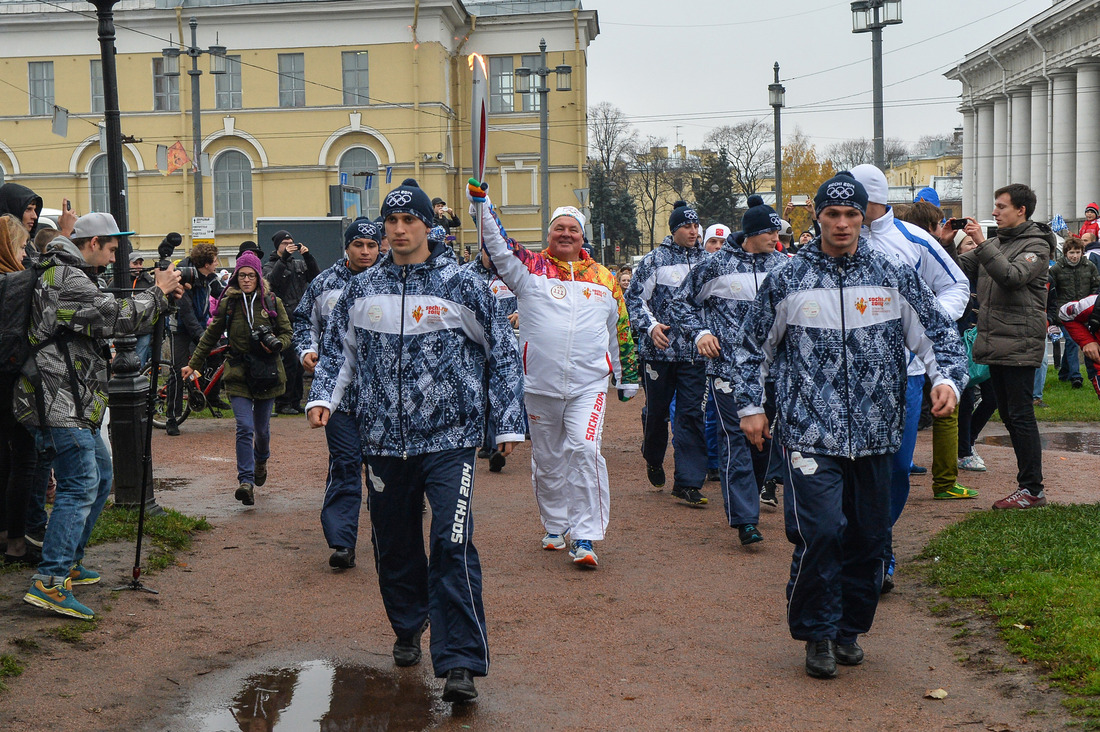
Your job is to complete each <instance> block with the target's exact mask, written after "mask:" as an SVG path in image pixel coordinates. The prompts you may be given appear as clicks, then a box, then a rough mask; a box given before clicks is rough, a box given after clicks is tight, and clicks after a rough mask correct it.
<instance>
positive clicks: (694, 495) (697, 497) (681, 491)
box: [672, 486, 707, 506]
mask: <svg viewBox="0 0 1100 732" xmlns="http://www.w3.org/2000/svg"><path fill="white" fill-rule="evenodd" d="M672 497H673V498H679V499H680V500H681V501H683V502H684V503H687V504H689V505H692V506H705V505H707V497H706V496H704V495H703V493H702V491H700V490H699V489H698V488H684V487H683V486H674V487H673V489H672Z"/></svg>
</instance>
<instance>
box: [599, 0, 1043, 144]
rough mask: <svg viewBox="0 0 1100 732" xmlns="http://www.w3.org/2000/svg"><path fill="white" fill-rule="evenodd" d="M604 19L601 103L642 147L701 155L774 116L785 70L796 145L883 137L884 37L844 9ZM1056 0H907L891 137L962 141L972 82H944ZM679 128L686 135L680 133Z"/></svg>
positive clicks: (888, 35) (808, 2)
mask: <svg viewBox="0 0 1100 732" xmlns="http://www.w3.org/2000/svg"><path fill="white" fill-rule="evenodd" d="M583 4H584V7H585V9H588V10H591V9H595V10H596V11H598V12H599V19H600V35H599V36H597V37H596V39H595V40H594V41H593V42H592V45H591V46H590V47H589V57H588V63H589V66H588V81H589V91H588V93H589V97H588V102H589V105H595V104H597V103H599V102H601V101H608V102H611V103H612V104H614V105H616V106H618V107H619V108H620V109H622V110H623V111H624V112H626V114H627V116H628V117H629V118H630V120H631V121H632V122H633V123H634V124H635V125H636V126H637V127H638V129H639V130H640V131H641V134H642V135H643V136H645V135H656V136H658V137H665V138H667V140H668V142H669V143H670V144H671V143H672V142H674V140H675V139H676V138H677V135H678V138H679V140H680V141H681V142H684V143H685V144H687V145H688V147H697V146H700V145H701V144H702V142H703V137H704V136H705V135H706V133H707V132H708V131H709V130H710V129H712V128H714V127H717V126H719V125H724V124H736V123H737V122H738V121H741V120H743V119H746V118H751V117H767V118H768V119H769V120H770V119H771V114H772V109H771V107H769V106H768V84H770V83H771V82H772V65H773V64H774V63H775V62H776V61H778V62H779V65H780V79H781V81H782V82H783V85H784V86H785V87H786V88H787V98H786V102H787V107H786V108H785V109H784V110H783V132H784V136H786V135H787V133H789V132H791V131H793V130H794V128H795V126H796V125H797V126H798V127H801V129H802V130H803V132H805V133H806V134H807V135H809V136H810V137H811V138H812V139H813V141H814V142H815V143H816V144H817V146H818V150H819V151H820V150H822V149H823V148H825V147H828V146H829V145H830V144H832V143H834V142H837V141H838V140H843V139H848V138H852V137H867V138H870V137H871V136H872V132H873V131H872V125H873V121H872V112H871V85H872V82H871V34H870V33H862V34H859V35H856V34H854V33H852V13H851V9H850V8H851V4H850V2H847V1H844V2H835V0H784V1H783V2H766V1H765V2H747V1H746V0H675V1H673V2H670V1H669V0H583ZM1050 6H1051V0H998V1H997V2H992V1H991V0H970V1H968V2H960V0H903V2H902V17H903V21H904V22H903V23H902V24H901V25H895V26H888V27H887V28H885V29H884V30H883V87H884V89H883V100H884V105H883V106H884V110H885V111H884V127H885V135H886V137H888V138H889V137H897V138H900V139H902V140H904V141H906V142H908V143H914V142H916V141H917V140H918V139H919V138H920V137H921V136H922V135H932V134H950V133H951V131H952V130H953V129H954V128H955V127H956V126H959V125H962V115H961V114H959V113H958V112H957V111H956V108H957V106H958V103H959V94H960V92H961V88H962V85H961V84H960V83H959V82H956V81H949V80H948V79H945V78H944V77H943V72H944V71H946V70H948V69H949V68H951V67H952V66H954V65H955V64H956V63H957V62H958V61H960V60H961V59H962V58H963V56H964V55H965V54H967V53H969V52H970V51H973V50H975V49H976V48H978V47H980V46H982V45H984V44H985V43H987V42H989V41H991V40H993V39H994V38H996V37H997V36H999V35H1001V34H1002V33H1004V32H1006V31H1008V30H1011V29H1012V28H1014V27H1015V26H1017V25H1019V24H1021V23H1023V22H1024V21H1026V20H1027V19H1028V18H1031V17H1032V16H1034V15H1036V14H1038V13H1040V12H1042V11H1043V10H1045V9H1047V8H1049V7H1050ZM677 125H679V130H677V129H676V126H677Z"/></svg>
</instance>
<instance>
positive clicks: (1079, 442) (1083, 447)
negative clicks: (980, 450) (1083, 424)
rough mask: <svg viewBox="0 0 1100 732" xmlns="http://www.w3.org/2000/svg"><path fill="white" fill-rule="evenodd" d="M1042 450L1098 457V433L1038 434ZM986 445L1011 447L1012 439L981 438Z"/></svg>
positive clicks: (1007, 437) (1099, 451)
mask: <svg viewBox="0 0 1100 732" xmlns="http://www.w3.org/2000/svg"><path fill="white" fill-rule="evenodd" d="M1040 438H1041V439H1042V441H1043V449H1044V450H1068V451H1069V452H1087V453H1089V454H1090V455H1100V432H1044V433H1041V434H1040ZM981 442H982V443H983V444H986V445H998V446H1001V447H1012V438H1010V437H1009V436H1008V435H991V436H989V437H983V438H982V440H981Z"/></svg>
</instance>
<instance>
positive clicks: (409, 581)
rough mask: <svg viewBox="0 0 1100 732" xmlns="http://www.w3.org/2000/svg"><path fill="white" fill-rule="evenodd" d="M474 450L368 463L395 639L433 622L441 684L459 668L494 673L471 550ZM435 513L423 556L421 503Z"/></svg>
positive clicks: (378, 556) (375, 535)
mask: <svg viewBox="0 0 1100 732" xmlns="http://www.w3.org/2000/svg"><path fill="white" fill-rule="evenodd" d="M475 452H476V451H475V449H474V448H472V447H471V448H460V449H456V450H445V451H442V452H433V453H426V454H423V455H414V456H410V457H408V458H405V459H403V458H399V457H377V456H374V455H368V456H367V486H368V500H369V505H370V520H371V529H372V531H371V542H372V544H373V545H374V558H375V567H376V568H377V571H378V586H379V588H380V589H381V591H382V603H383V604H384V605H385V607H386V615H387V616H388V617H389V620H390V625H391V626H392V627H393V632H394V633H395V634H396V635H397V637H398V638H402V639H404V638H409V637H410V636H412V635H414V634H415V633H416V631H417V630H418V629H419V628H420V626H421V625H423V623H424V620H425V618H429V617H430V619H431V653H432V665H433V667H434V670H435V675H436V676H437V677H442V676H445V675H446V673H447V672H448V671H450V670H451V669H453V668H466V669H469V670H470V671H471V672H473V674H474V676H484V675H485V674H486V673H487V672H488V670H489V644H488V640H487V636H486V630H485V609H484V607H483V606H482V602H481V562H480V561H479V560H478V555H477V549H475V548H474V544H473V533H474V520H473V491H474V456H475ZM424 497H427V499H428V505H429V507H430V508H431V511H432V518H431V536H430V537H429V548H430V554H429V556H428V557H425V556H424V534H423V520H424V519H423V514H422V510H423V509H422V506H423V499H424Z"/></svg>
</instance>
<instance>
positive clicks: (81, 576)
mask: <svg viewBox="0 0 1100 732" xmlns="http://www.w3.org/2000/svg"><path fill="white" fill-rule="evenodd" d="M69 579H70V580H72V583H73V584H74V585H94V584H95V583H96V582H99V572H93V571H92V570H90V569H88V568H87V567H85V566H84V565H83V564H74V565H73V568H72V569H70V570H69Z"/></svg>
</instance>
